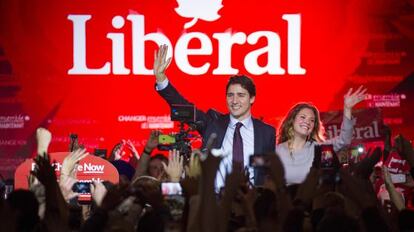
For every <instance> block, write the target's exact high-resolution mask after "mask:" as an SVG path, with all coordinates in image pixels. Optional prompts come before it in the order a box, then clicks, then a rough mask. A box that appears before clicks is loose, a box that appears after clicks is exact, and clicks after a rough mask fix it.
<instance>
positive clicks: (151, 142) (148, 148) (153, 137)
mask: <svg viewBox="0 0 414 232" xmlns="http://www.w3.org/2000/svg"><path fill="white" fill-rule="evenodd" d="M160 134H161V132H160V131H158V130H153V131H151V134H150V137H149V138H148V141H147V143H146V144H145V147H144V152H145V153H146V154H148V155H150V154H151V152H152V151H153V150H154V149H155V148H157V146H158V137H159V136H160Z"/></svg>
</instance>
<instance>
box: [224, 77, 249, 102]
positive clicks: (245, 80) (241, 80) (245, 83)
mask: <svg viewBox="0 0 414 232" xmlns="http://www.w3.org/2000/svg"><path fill="white" fill-rule="evenodd" d="M235 84H240V85H241V87H243V89H245V90H247V91H248V92H249V95H250V97H254V96H256V86H255V85H254V83H253V80H252V79H251V78H249V77H248V76H245V75H235V76H232V77H230V79H229V82H228V83H227V86H226V93H227V91H228V90H229V87H230V85H235Z"/></svg>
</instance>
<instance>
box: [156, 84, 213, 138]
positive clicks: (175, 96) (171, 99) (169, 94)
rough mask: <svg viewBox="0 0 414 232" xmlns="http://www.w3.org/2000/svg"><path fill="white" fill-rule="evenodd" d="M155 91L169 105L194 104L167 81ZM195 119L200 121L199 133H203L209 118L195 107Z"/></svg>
mask: <svg viewBox="0 0 414 232" xmlns="http://www.w3.org/2000/svg"><path fill="white" fill-rule="evenodd" d="M157 92H158V94H159V95H160V96H161V97H162V98H163V99H164V100H165V101H167V103H168V105H170V107H171V105H173V104H182V105H194V104H193V103H191V102H189V101H187V100H186V99H185V98H184V97H183V96H181V94H180V93H179V92H178V91H177V90H176V89H175V88H174V86H172V85H171V82H170V83H168V85H167V87H165V88H164V89H162V90H160V91H157ZM196 121H197V122H201V123H200V125H199V126H198V127H197V130H198V132H199V133H200V134H203V133H204V131H205V129H206V125H207V124H208V123H209V122H210V121H211V118H210V117H209V116H208V115H207V114H206V113H204V112H203V111H201V110H199V109H198V108H196Z"/></svg>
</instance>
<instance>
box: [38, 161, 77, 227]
mask: <svg viewBox="0 0 414 232" xmlns="http://www.w3.org/2000/svg"><path fill="white" fill-rule="evenodd" d="M34 160H35V163H36V167H35V169H34V170H33V171H31V174H33V175H34V176H35V177H36V178H37V179H38V180H39V181H40V183H42V184H43V185H44V186H45V196H46V209H45V218H44V219H45V220H44V221H45V222H46V226H47V227H48V230H51V231H56V230H62V229H65V228H66V227H67V225H68V217H69V210H68V207H67V204H66V201H65V199H64V197H63V195H62V192H61V190H60V187H59V185H58V183H57V181H56V174H55V169H54V167H53V166H52V165H51V164H50V161H49V160H50V158H49V156H48V155H45V156H37V157H36V158H35V159H34Z"/></svg>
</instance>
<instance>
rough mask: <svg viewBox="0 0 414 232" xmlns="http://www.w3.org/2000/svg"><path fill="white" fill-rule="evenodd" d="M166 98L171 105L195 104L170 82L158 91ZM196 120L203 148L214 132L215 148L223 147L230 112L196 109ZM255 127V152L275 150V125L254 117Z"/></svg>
mask: <svg viewBox="0 0 414 232" xmlns="http://www.w3.org/2000/svg"><path fill="white" fill-rule="evenodd" d="M157 92H158V93H159V94H160V95H161V97H162V98H164V100H166V101H167V103H168V104H169V105H170V106H171V105H172V104H183V105H189V104H191V105H193V104H192V103H190V102H188V101H187V100H186V99H185V98H184V97H183V96H181V95H180V94H179V93H178V91H177V90H176V89H175V88H174V86H172V85H171V83H168V86H167V87H166V88H165V89H163V90H160V91H157ZM196 120H197V122H199V126H198V127H197V130H198V132H199V133H200V135H202V137H203V148H204V147H205V145H206V142H207V140H208V138H209V137H210V135H211V134H212V133H216V134H217V139H216V141H215V143H214V145H213V147H214V148H221V145H222V143H223V139H224V136H225V134H226V131H227V127H228V125H229V123H230V116H229V114H221V113H219V112H217V111H215V110H212V109H210V110H208V111H207V113H205V112H203V111H201V110H199V109H196ZM252 120H253V128H254V153H255V154H262V153H265V152H274V151H275V144H276V130H275V128H274V127H272V126H270V125H268V124H266V123H264V122H262V121H260V120H257V119H254V118H252Z"/></svg>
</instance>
